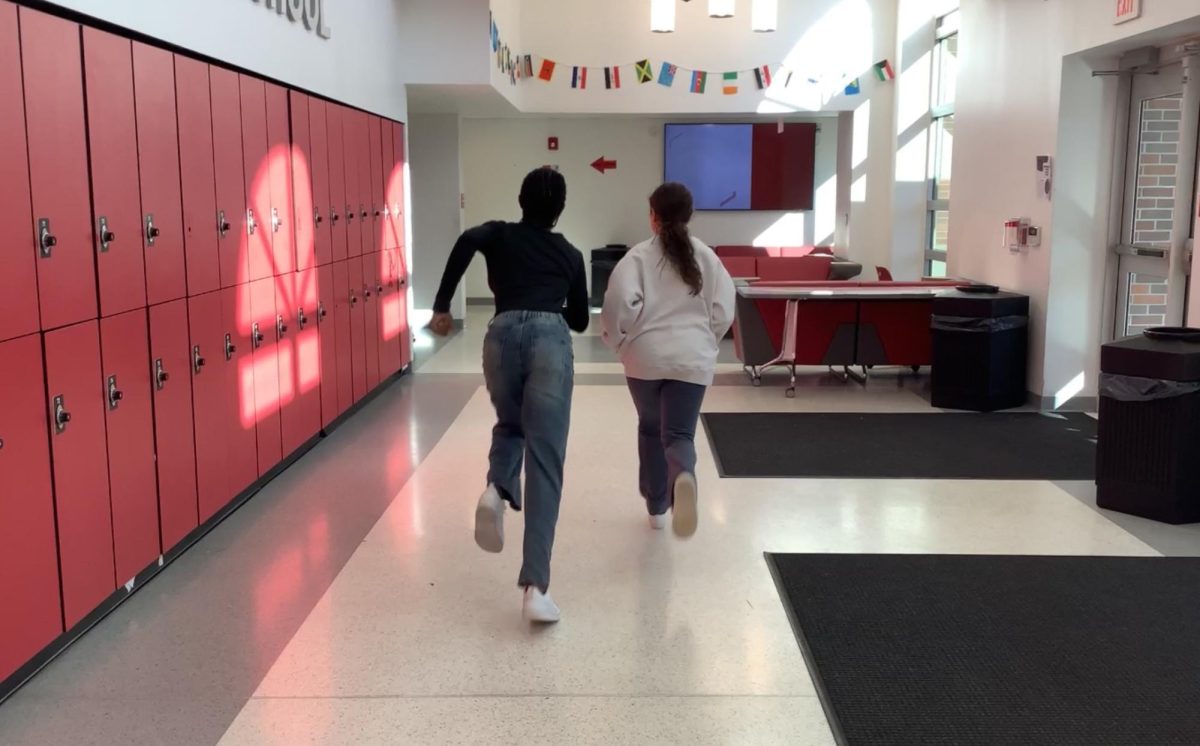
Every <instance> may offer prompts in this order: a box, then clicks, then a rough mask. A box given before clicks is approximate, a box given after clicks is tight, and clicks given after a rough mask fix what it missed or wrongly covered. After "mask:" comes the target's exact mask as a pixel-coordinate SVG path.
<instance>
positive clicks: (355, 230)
mask: <svg viewBox="0 0 1200 746" xmlns="http://www.w3.org/2000/svg"><path fill="white" fill-rule="evenodd" d="M358 124H359V120H358V112H356V111H352V110H350V109H347V108H345V107H343V108H342V148H343V152H344V153H345V164H346V245H347V250H348V252H349V255H350V256H352V257H354V256H362V252H363V249H362V247H363V243H362V241H363V239H362V230H363V219H362V217H361V216H360V213H362V212H364V211H365V209H366V206H365V205H364V204H363V193H362V186H363V179H362V176H361V174H362V165H363V164H362V163H361V160H362V159H360V158H359V152H358V151H359V147H360V146H361V145H362V144H363V140H364V139H365V136H364V135H363V134H362V133H360V132H359V127H358Z"/></svg>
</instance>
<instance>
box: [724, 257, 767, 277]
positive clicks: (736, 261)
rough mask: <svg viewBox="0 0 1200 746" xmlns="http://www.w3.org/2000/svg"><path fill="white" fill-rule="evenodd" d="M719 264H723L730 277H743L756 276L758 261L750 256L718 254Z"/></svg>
mask: <svg viewBox="0 0 1200 746" xmlns="http://www.w3.org/2000/svg"><path fill="white" fill-rule="evenodd" d="M717 258H718V259H719V260H721V264H724V265H725V270H726V271H727V272H729V276H730V277H734V278H739V279H744V278H748V277H756V276H757V274H756V273H757V272H758V262H757V260H756V259H755V258H754V257H752V256H718V257H717Z"/></svg>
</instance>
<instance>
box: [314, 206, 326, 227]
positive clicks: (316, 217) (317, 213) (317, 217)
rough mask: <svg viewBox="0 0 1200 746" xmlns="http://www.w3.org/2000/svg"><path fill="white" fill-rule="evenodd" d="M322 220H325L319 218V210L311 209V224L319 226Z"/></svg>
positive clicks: (316, 208)
mask: <svg viewBox="0 0 1200 746" xmlns="http://www.w3.org/2000/svg"><path fill="white" fill-rule="evenodd" d="M324 220H325V218H323V217H321V208H319V207H314V208H313V224H315V225H320V224H321V223H322V222H323V221H324Z"/></svg>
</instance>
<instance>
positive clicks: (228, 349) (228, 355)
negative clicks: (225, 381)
mask: <svg viewBox="0 0 1200 746" xmlns="http://www.w3.org/2000/svg"><path fill="white" fill-rule="evenodd" d="M235 352H237V346H236V345H235V344H234V343H233V336H232V335H230V334H226V335H225V361H226V362H228V361H230V360H232V359H233V353H235Z"/></svg>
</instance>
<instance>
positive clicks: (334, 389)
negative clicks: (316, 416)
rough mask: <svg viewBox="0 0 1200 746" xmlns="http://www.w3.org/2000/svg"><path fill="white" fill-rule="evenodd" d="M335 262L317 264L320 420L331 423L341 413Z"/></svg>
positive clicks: (326, 424)
mask: <svg viewBox="0 0 1200 746" xmlns="http://www.w3.org/2000/svg"><path fill="white" fill-rule="evenodd" d="M333 268H334V266H333V265H332V264H327V265H323V266H321V267H318V268H317V282H318V289H317V294H318V301H317V303H318V305H317V325H318V326H317V328H318V330H319V331H320V342H321V424H322V425H323V426H325V427H329V425H330V424H332V423H333V421H334V420H335V419H337V417H338V415H340V414H341V413H342V410H341V408H340V407H339V406H338V353H337V350H338V348H337V324H336V323H335V309H336V307H337V301H336V297H337V293H336V292H335V291H334V284H333Z"/></svg>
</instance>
